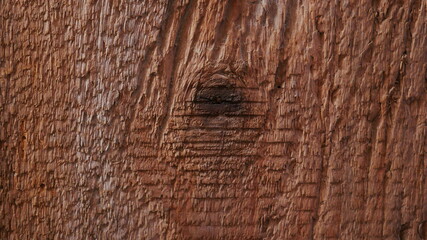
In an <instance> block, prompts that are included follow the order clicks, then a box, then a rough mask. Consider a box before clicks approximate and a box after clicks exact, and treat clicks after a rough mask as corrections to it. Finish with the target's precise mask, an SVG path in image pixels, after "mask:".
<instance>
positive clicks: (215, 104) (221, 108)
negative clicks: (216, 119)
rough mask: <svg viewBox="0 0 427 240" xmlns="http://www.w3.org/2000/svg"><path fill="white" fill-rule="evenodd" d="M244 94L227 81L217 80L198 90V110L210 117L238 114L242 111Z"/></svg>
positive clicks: (194, 101) (196, 100)
mask: <svg viewBox="0 0 427 240" xmlns="http://www.w3.org/2000/svg"><path fill="white" fill-rule="evenodd" d="M242 101H243V94H242V93H241V92H240V91H239V89H238V88H236V87H235V86H234V85H233V84H232V83H230V82H228V81H227V80H226V79H217V80H214V81H211V82H210V83H209V84H207V85H204V86H200V87H198V88H197V89H196V94H195V97H194V100H193V103H194V104H195V107H196V110H198V111H201V112H203V113H204V114H209V115H221V114H227V113H236V112H239V111H240V110H242V104H241V103H242Z"/></svg>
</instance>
